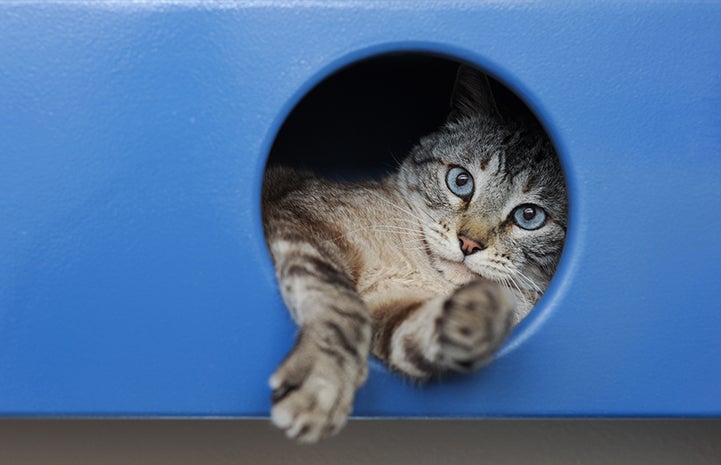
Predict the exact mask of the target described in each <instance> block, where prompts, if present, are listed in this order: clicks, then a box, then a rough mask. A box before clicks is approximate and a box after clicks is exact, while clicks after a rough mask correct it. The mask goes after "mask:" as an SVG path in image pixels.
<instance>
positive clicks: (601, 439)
mask: <svg viewBox="0 0 721 465" xmlns="http://www.w3.org/2000/svg"><path fill="white" fill-rule="evenodd" d="M325 463H328V464H351V465H356V464H357V465H379V464H386V463H387V464H406V463H407V464H412V465H424V464H443V465H451V464H459V465H462V464H493V465H504V464H533V465H545V464H549V465H550V464H553V465H564V464H579V465H581V464H582V465H596V464H609V465H611V464H612V465H622V464H633V465H638V464H649V465H651V464H653V465H664V464H669V465H670V464H674V465H694V464H713V465H718V464H721V420H674V421H640V420H635V421H634V420H624V421H604V420H600V421H580V420H578V421H573V420H555V421H554V420H551V421H549V420H535V421H534V420H488V421H472V420H469V421H377V420H372V421H371V420H367V421H354V422H352V423H351V424H350V425H349V426H348V427H347V428H346V430H345V431H344V432H343V433H341V435H340V436H339V437H336V438H334V439H331V440H329V441H327V442H325V443H323V444H321V445H318V446H302V447H301V446H296V445H294V444H292V443H290V442H288V441H287V440H286V439H285V438H284V437H283V436H282V435H281V434H280V433H278V432H277V431H275V430H274V429H273V428H272V427H271V426H270V425H269V424H268V422H266V421H262V420H243V421H231V420H223V421H220V420H217V421H216V420H204V421H197V420H182V421H176V420H152V421H138V420H122V421H98V420H73V421H57V420H56V421H49V420H4V421H0V465H15V464H28V465H32V464H73V465H83V464H93V465H112V464H149V465H154V464H173V465H184V464H208V465H213V464H283V465H294V464H303V465H306V464H325Z"/></svg>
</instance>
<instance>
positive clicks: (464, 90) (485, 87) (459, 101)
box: [448, 65, 501, 122]
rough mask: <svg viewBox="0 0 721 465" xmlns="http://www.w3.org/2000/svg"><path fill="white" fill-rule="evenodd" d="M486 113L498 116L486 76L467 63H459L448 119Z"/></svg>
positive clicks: (454, 119) (452, 119)
mask: <svg viewBox="0 0 721 465" xmlns="http://www.w3.org/2000/svg"><path fill="white" fill-rule="evenodd" d="M479 114H482V115H487V116H491V117H494V118H500V116H501V114H500V112H499V111H498V106H497V105H496V100H495V98H494V97H493V92H492V90H491V83H490V81H489V80H488V76H486V75H485V74H484V73H482V72H480V71H478V70H477V69H475V68H472V67H470V66H467V65H461V66H460V67H459V68H458V73H457V74H456V84H455V86H454V87H453V94H452V95H451V113H450V114H449V115H448V121H450V122H452V121H456V120H458V119H461V118H464V117H468V116H476V115H479Z"/></svg>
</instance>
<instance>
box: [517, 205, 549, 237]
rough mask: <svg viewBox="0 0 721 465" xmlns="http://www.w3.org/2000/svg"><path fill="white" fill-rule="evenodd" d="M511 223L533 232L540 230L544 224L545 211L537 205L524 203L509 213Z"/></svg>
mask: <svg viewBox="0 0 721 465" xmlns="http://www.w3.org/2000/svg"><path fill="white" fill-rule="evenodd" d="M511 216H512V217H513V222H514V223H516V224H517V225H518V226H519V227H521V228H523V229H527V230H529V231H533V230H534V229H538V228H541V227H542V226H543V225H545V224H546V218H547V215H546V211H545V210H544V209H543V208H541V207H539V206H538V205H533V204H532V203H525V204H523V205H519V206H517V207H516V208H515V210H513V213H511Z"/></svg>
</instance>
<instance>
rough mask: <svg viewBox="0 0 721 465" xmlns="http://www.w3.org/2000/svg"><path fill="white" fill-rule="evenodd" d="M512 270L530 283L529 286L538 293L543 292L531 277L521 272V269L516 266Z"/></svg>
mask: <svg viewBox="0 0 721 465" xmlns="http://www.w3.org/2000/svg"><path fill="white" fill-rule="evenodd" d="M514 271H515V273H516V274H517V275H518V276H519V277H521V278H523V280H524V281H525V282H527V283H528V284H529V285H531V287H532V288H533V290H534V291H536V292H538V293H539V294H542V293H543V289H541V287H540V286H539V285H538V284H536V282H535V281H533V280H532V279H531V278H529V277H528V276H526V275H525V274H523V272H521V270H519V269H517V268H516V269H515V270H514Z"/></svg>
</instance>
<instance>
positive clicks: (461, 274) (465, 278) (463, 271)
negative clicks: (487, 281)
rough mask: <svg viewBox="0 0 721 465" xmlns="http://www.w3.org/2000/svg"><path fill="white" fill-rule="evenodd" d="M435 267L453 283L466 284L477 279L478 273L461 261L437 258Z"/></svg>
mask: <svg viewBox="0 0 721 465" xmlns="http://www.w3.org/2000/svg"><path fill="white" fill-rule="evenodd" d="M436 263H437V266H436V268H437V269H438V271H439V272H440V273H441V275H443V277H444V278H445V279H447V280H448V281H450V282H452V283H453V284H455V285H461V284H466V283H468V282H470V281H473V280H474V279H478V274H476V273H475V272H473V271H472V270H471V269H470V268H468V267H467V266H466V265H465V263H463V262H455V261H453V260H447V259H445V258H440V257H439V258H438V261H437V262H436Z"/></svg>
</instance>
